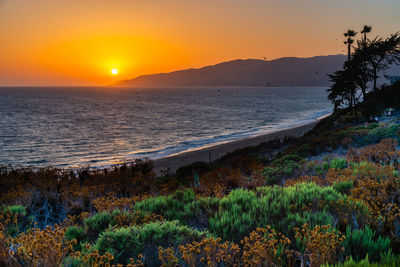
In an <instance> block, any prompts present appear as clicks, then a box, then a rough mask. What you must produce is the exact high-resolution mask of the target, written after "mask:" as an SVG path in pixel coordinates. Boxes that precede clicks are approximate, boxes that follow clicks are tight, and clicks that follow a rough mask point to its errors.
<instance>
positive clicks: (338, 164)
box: [330, 158, 347, 170]
mask: <svg viewBox="0 0 400 267" xmlns="http://www.w3.org/2000/svg"><path fill="white" fill-rule="evenodd" d="M330 167H331V168H332V169H341V170H343V169H344V168H346V167H347V161H346V159H345V158H334V159H332V161H331V162H330Z"/></svg>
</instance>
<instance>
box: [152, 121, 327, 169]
mask: <svg viewBox="0 0 400 267" xmlns="http://www.w3.org/2000/svg"><path fill="white" fill-rule="evenodd" d="M329 115H331V114H327V115H324V116H321V117H319V118H317V119H316V120H315V121H312V122H309V123H305V124H302V125H299V126H295V127H292V128H288V129H283V130H277V131H274V132H271V133H266V134H262V135H258V136H254V137H246V138H243V139H240V140H235V141H230V142H226V143H223V144H217V145H214V146H209V147H205V148H200V149H198V150H191V151H186V152H182V153H179V154H175V155H171V156H167V157H164V158H159V159H154V160H153V163H154V169H153V171H154V172H155V173H156V174H157V175H160V174H161V171H165V170H167V169H169V172H171V173H174V172H175V171H176V170H177V169H178V168H179V167H182V166H185V165H189V164H192V163H194V162H198V161H204V162H212V161H214V160H217V159H219V158H221V157H223V156H225V155H226V154H228V153H231V152H233V151H235V150H238V149H243V148H245V147H251V146H257V145H259V144H261V143H264V142H268V141H271V140H275V139H280V140H282V139H284V138H285V137H301V136H303V135H304V134H306V133H307V132H309V131H310V130H312V129H313V128H314V126H315V125H317V124H318V123H319V122H320V121H321V120H322V119H323V118H325V117H328V116H329Z"/></svg>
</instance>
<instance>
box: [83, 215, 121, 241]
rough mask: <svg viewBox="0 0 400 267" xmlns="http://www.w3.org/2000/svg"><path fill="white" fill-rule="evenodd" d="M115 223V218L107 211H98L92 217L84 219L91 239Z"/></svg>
mask: <svg viewBox="0 0 400 267" xmlns="http://www.w3.org/2000/svg"><path fill="white" fill-rule="evenodd" d="M114 224H115V220H114V219H113V218H112V216H111V214H110V213H109V212H107V211H104V212H99V213H96V214H95V215H93V216H92V217H89V218H86V219H85V220H84V225H85V228H86V234H87V236H88V239H89V240H95V239H96V238H97V237H98V236H99V234H100V233H101V232H103V231H104V230H106V229H107V228H108V227H110V226H113V225H114Z"/></svg>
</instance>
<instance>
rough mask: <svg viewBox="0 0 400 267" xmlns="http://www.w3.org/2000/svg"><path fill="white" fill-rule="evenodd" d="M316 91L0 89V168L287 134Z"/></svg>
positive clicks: (95, 163) (99, 161)
mask: <svg viewBox="0 0 400 267" xmlns="http://www.w3.org/2000/svg"><path fill="white" fill-rule="evenodd" d="M326 89H327V88H322V87H175V88H172V87H165V88H116V87H44V88H39V87H36V88H17V87H14V88H6V87H3V88H0V164H1V165H9V164H11V165H13V166H36V167H42V166H54V167H59V168H68V167H80V166H87V165H89V166H91V167H103V166H110V165H113V164H118V163H121V162H125V161H129V160H132V159H135V158H150V159H157V158H162V157H166V156H170V155H173V154H177V153H182V152H184V151H190V150H195V149H200V148H203V147H207V146H212V145H215V144H220V143H224V142H228V141H233V140H238V139H242V138H245V137H251V136H256V135H260V134H265V133H269V132H273V131H276V130H281V129H286V128H291V127H294V126H298V125H301V124H304V123H307V122H311V121H314V120H315V119H317V118H318V117H320V116H323V115H326V114H328V113H330V112H331V111H332V105H331V104H330V102H329V101H328V99H327V92H326Z"/></svg>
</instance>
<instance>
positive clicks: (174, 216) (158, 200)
mask: <svg viewBox="0 0 400 267" xmlns="http://www.w3.org/2000/svg"><path fill="white" fill-rule="evenodd" d="M201 206H202V201H201V200H197V199H196V196H195V194H194V192H193V190H190V189H187V190H185V191H182V190H177V191H176V192H175V194H173V195H169V196H159V197H154V198H149V199H146V200H143V201H141V202H138V203H136V205H135V207H134V209H135V210H138V211H142V212H151V213H155V214H160V215H162V216H163V217H164V218H165V219H167V220H178V221H180V222H181V223H183V224H190V225H193V226H199V227H200V228H203V227H205V226H206V225H204V222H203V219H202V218H201V217H202V212H201Z"/></svg>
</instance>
